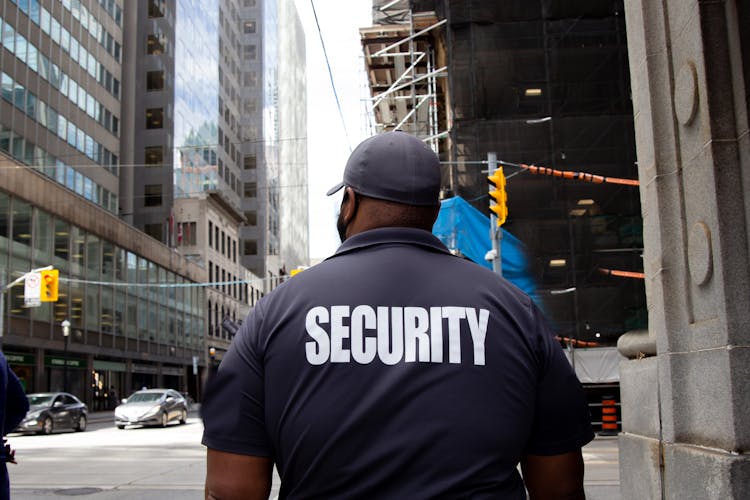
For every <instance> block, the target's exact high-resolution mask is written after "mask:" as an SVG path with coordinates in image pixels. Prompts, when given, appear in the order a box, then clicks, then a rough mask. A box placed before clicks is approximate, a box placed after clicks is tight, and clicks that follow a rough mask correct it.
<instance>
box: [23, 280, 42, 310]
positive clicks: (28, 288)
mask: <svg viewBox="0 0 750 500" xmlns="http://www.w3.org/2000/svg"><path fill="white" fill-rule="evenodd" d="M41 285H42V275H41V273H29V274H27V275H26V279H25V280H24V287H23V297H24V298H23V303H24V304H25V305H26V307H38V306H40V305H42V301H41Z"/></svg>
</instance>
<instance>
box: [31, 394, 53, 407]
mask: <svg viewBox="0 0 750 500" xmlns="http://www.w3.org/2000/svg"><path fill="white" fill-rule="evenodd" d="M26 397H27V398H28V400H29V406H43V405H46V406H49V405H50V404H52V399H53V398H54V397H55V395H54V394H29V395H28V396H26Z"/></svg>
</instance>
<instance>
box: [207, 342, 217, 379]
mask: <svg viewBox="0 0 750 500" xmlns="http://www.w3.org/2000/svg"><path fill="white" fill-rule="evenodd" d="M208 356H209V357H210V358H211V365H210V366H209V370H208V373H210V374H211V375H213V373H214V359H216V348H215V347H213V346H211V347H209V348H208Z"/></svg>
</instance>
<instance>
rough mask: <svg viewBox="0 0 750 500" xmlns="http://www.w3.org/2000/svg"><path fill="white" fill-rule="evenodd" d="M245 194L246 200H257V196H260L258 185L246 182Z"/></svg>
mask: <svg viewBox="0 0 750 500" xmlns="http://www.w3.org/2000/svg"><path fill="white" fill-rule="evenodd" d="M244 193H245V198H255V197H256V196H258V183H257V182H246V183H245V189H244Z"/></svg>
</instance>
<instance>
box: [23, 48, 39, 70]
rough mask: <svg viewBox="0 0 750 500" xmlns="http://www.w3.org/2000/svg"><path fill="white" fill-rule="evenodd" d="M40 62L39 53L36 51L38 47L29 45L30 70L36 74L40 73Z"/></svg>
mask: <svg viewBox="0 0 750 500" xmlns="http://www.w3.org/2000/svg"><path fill="white" fill-rule="evenodd" d="M38 62H39V53H38V51H37V50H36V46H34V44H33V43H29V44H28V46H27V49H26V64H27V65H28V66H29V69H31V70H32V71H34V72H35V73H36V72H38V71H39V66H38V65H37V63H38Z"/></svg>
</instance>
